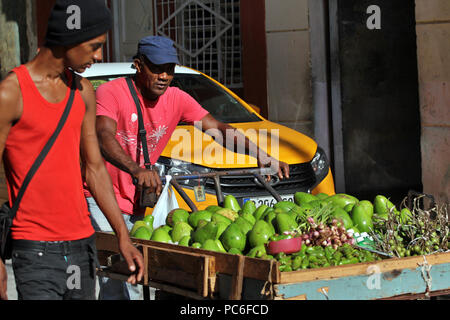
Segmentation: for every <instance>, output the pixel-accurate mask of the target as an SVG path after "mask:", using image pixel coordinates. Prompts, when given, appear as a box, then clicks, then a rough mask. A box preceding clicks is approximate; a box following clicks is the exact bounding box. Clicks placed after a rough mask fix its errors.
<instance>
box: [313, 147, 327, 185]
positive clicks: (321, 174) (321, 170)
mask: <svg viewBox="0 0 450 320" xmlns="http://www.w3.org/2000/svg"><path fill="white" fill-rule="evenodd" d="M311 166H312V168H313V170H314V174H315V176H316V185H318V184H319V183H320V182H321V181H322V180H323V179H325V177H326V176H327V174H328V169H329V167H330V163H329V161H328V157H327V155H326V154H325V151H324V150H323V149H322V148H321V147H317V151H316V154H315V155H314V157H313V159H312V160H311Z"/></svg>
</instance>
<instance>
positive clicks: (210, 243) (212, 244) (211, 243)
mask: <svg viewBox="0 0 450 320" xmlns="http://www.w3.org/2000/svg"><path fill="white" fill-rule="evenodd" d="M201 248H202V249H205V250H211V251H216V252H220V251H221V250H220V247H219V246H218V245H217V242H216V240H214V239H206V240H205V242H204V243H203V244H202V247H201Z"/></svg>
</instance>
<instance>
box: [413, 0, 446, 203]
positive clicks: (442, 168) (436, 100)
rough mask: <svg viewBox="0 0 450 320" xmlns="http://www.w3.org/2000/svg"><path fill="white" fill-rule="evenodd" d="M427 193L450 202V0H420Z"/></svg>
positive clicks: (419, 48) (418, 26)
mask: <svg viewBox="0 0 450 320" xmlns="http://www.w3.org/2000/svg"><path fill="white" fill-rule="evenodd" d="M416 32H417V58H418V71H419V96H420V112H421V125H422V135H421V148H422V182H423V188H424V192H425V193H429V194H432V195H434V197H435V198H438V199H439V201H441V202H445V203H450V59H449V58H450V56H449V53H450V40H449V39H450V1H448V0H416Z"/></svg>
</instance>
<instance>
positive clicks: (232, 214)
mask: <svg viewBox="0 0 450 320" xmlns="http://www.w3.org/2000/svg"><path fill="white" fill-rule="evenodd" d="M215 213H216V214H220V215H222V216H224V217H225V218H228V219H230V220H231V221H234V220H236V219H237V217H239V214H238V213H237V211H235V210H233V209H228V208H222V209H220V210H217V211H216V212H215Z"/></svg>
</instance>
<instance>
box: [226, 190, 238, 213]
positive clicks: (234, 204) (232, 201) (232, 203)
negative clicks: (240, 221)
mask: <svg viewBox="0 0 450 320" xmlns="http://www.w3.org/2000/svg"><path fill="white" fill-rule="evenodd" d="M223 207H224V208H226V209H231V210H234V211H236V212H238V211H239V210H241V206H240V205H239V203H238V201H237V200H236V198H235V197H234V196H233V195H231V194H229V195H226V196H225V198H224V200H223Z"/></svg>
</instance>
